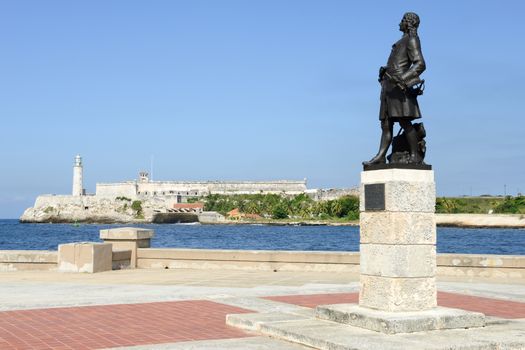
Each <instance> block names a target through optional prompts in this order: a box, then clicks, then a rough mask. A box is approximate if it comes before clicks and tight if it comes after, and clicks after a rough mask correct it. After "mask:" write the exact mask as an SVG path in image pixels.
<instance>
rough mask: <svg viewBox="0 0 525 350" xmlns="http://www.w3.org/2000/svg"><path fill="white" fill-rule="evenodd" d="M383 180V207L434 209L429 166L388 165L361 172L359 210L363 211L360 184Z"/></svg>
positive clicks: (434, 194) (432, 185) (414, 209)
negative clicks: (415, 168)
mask: <svg viewBox="0 0 525 350" xmlns="http://www.w3.org/2000/svg"><path fill="white" fill-rule="evenodd" d="M374 183H384V184H385V211H387V212H388V211H395V212H399V211H402V212H424V213H433V212H434V210H435V205H436V203H435V199H436V191H435V184H434V172H433V171H432V170H410V169H388V170H375V171H363V172H361V188H360V204H359V205H360V210H361V211H362V212H364V211H365V194H364V186H365V185H368V184H374Z"/></svg>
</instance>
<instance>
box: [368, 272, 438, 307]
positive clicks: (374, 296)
mask: <svg viewBox="0 0 525 350" xmlns="http://www.w3.org/2000/svg"><path fill="white" fill-rule="evenodd" d="M360 284H361V288H360V290H359V305H361V306H362V307H365V308H371V309H377V310H384V311H388V312H393V311H400V312H405V311H421V310H429V309H433V308H435V307H436V306H437V291H436V279H435V278H434V277H423V278H390V277H380V276H368V275H363V274H361V276H360Z"/></svg>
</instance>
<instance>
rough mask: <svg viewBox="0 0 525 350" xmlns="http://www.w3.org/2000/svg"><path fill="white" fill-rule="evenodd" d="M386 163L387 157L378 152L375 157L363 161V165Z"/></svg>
mask: <svg viewBox="0 0 525 350" xmlns="http://www.w3.org/2000/svg"><path fill="white" fill-rule="evenodd" d="M385 163H386V157H385V156H384V155H381V154H378V155H376V156H375V157H374V158H372V159H370V160H369V161H366V162H363V165H365V166H367V165H372V164H385Z"/></svg>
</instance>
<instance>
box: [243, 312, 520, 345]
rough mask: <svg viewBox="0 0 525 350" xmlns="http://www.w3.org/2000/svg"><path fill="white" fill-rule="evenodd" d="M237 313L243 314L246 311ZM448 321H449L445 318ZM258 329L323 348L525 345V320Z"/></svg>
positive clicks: (309, 322) (316, 322)
mask: <svg viewBox="0 0 525 350" xmlns="http://www.w3.org/2000/svg"><path fill="white" fill-rule="evenodd" d="M237 316H239V317H242V315H237ZM474 317H476V316H474ZM252 321H255V320H254V319H252ZM444 322H445V323H448V322H449V321H448V320H444ZM258 333H261V334H264V335H267V336H270V337H272V338H276V339H282V340H287V341H289V342H292V343H298V344H302V345H307V346H310V347H312V348H314V349H322V350H334V349H337V350H378V349H381V350H383V349H384V350H407V349H428V350H465V349H469V350H494V349H506V350H511V349H516V350H518V349H520V350H521V349H524V348H525V323H524V322H523V321H508V322H504V323H496V324H488V325H487V326H485V327H476V328H469V329H442V330H439V331H430V332H423V333H399V334H396V335H391V334H385V333H382V332H376V331H371V330H368V329H364V328H360V327H352V326H349V325H346V324H340V323H337V322H329V321H324V320H320V319H306V320H297V321H293V320H290V321H284V322H283V321H277V322H265V323H261V324H260V330H259V332H258Z"/></svg>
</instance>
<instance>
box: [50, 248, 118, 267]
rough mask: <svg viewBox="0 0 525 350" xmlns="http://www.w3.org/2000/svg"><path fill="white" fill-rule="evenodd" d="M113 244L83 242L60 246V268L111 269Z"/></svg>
mask: <svg viewBox="0 0 525 350" xmlns="http://www.w3.org/2000/svg"><path fill="white" fill-rule="evenodd" d="M111 268H112V246H111V244H109V243H95V242H81V243H68V244H61V245H59V246H58V270H59V271H63V272H88V273H94V272H102V271H111Z"/></svg>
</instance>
